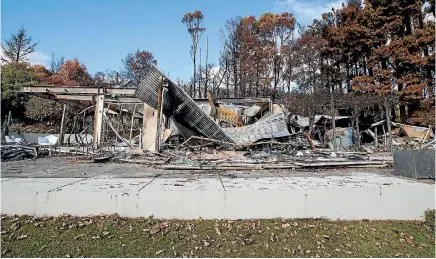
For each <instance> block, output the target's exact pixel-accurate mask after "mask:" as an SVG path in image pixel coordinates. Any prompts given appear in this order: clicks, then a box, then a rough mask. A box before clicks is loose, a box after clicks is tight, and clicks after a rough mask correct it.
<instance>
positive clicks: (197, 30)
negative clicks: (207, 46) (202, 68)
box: [182, 10, 206, 97]
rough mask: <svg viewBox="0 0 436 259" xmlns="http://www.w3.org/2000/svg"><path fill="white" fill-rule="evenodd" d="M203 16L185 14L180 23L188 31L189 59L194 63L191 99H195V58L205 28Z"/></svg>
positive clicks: (200, 14) (196, 12)
mask: <svg viewBox="0 0 436 259" xmlns="http://www.w3.org/2000/svg"><path fill="white" fill-rule="evenodd" d="M203 18H204V16H203V14H202V13H201V11H199V10H197V11H195V12H193V13H186V14H185V15H184V16H183V19H182V23H184V24H185V25H186V27H187V29H188V32H189V34H190V35H191V40H192V45H191V52H190V53H191V58H192V62H193V63H194V78H193V89H192V92H191V93H190V94H191V95H192V96H193V97H195V89H196V82H197V81H196V70H197V67H196V56H197V47H198V42H199V41H200V39H201V36H202V35H203V33H204V31H206V28H203V27H202V26H203V25H202V23H203ZM198 96H199V97H200V96H201V90H200V86H199V87H198Z"/></svg>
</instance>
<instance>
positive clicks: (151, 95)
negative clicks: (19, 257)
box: [1, 66, 434, 170]
mask: <svg viewBox="0 0 436 259" xmlns="http://www.w3.org/2000/svg"><path fill="white" fill-rule="evenodd" d="M129 84H132V83H131V82H130V83H129ZM129 84H126V85H125V86H127V85H129ZM22 91H23V92H28V93H32V94H35V95H38V96H40V97H44V98H47V99H51V100H56V101H63V102H64V105H65V107H68V106H71V105H76V104H79V105H80V107H79V108H80V109H81V111H80V112H78V113H77V114H76V116H75V118H74V120H73V121H74V125H73V127H72V129H71V130H70V131H71V133H69V134H67V133H66V132H65V131H66V129H65V118H63V119H62V122H61V125H60V134H54V135H51V136H45V137H39V138H38V141H37V143H36V141H34V142H33V143H32V141H28V140H27V139H26V137H25V136H24V137H22V136H19V137H17V136H12V135H8V132H7V131H8V130H7V129H8V126H9V123H10V120H6V121H7V123H6V125H4V126H3V129H2V133H3V135H4V137H3V139H2V141H3V145H2V149H1V159H2V161H7V160H16V159H23V158H36V157H40V156H44V155H49V156H51V155H58V154H68V155H81V156H85V157H87V158H90V159H92V161H93V162H96V163H102V162H107V161H113V162H119V163H138V164H145V165H148V166H153V167H157V168H162V169H171V170H260V169H297V168H301V169H304V168H326V167H328V168H335V167H387V166H391V165H392V163H393V159H392V155H391V151H392V147H393V148H398V149H400V148H404V147H407V148H410V147H412V148H414V149H421V148H428V147H434V133H433V129H432V128H423V127H416V126H411V125H405V124H399V123H394V122H390V121H389V119H388V118H387V120H382V121H379V122H376V123H371V124H365V123H362V122H360V123H358V125H356V123H355V121H353V118H352V117H351V116H330V115H317V116H315V118H314V120H313V126H312V127H311V128H312V132H309V129H310V127H309V118H307V117H302V116H299V115H295V114H290V113H289V112H288V111H287V109H286V108H285V107H283V106H282V105H279V104H276V103H273V102H272V100H271V98H268V97H263V98H227V99H214V96H213V95H212V94H211V93H209V94H208V98H207V99H192V98H191V97H190V96H189V95H187V94H186V93H185V91H183V89H182V88H180V87H179V86H178V85H177V84H175V83H174V82H172V81H171V80H170V79H168V78H167V77H166V76H165V75H164V73H162V72H161V71H160V70H159V69H158V68H157V67H155V66H153V67H152V68H151V69H150V71H149V73H148V74H147V76H146V77H145V78H144V79H143V80H142V81H141V82H140V83H139V84H138V85H134V86H133V87H123V86H121V87H118V88H117V87H113V88H106V89H101V88H86V89H82V90H81V89H80V87H77V88H75V89H73V90H71V89H66V88H61V87H49V86H48V87H45V88H44V87H25V88H23V90H22ZM65 93H68V94H69V95H68V94H67V95H65ZM61 94H62V95H61ZM65 96H67V97H65ZM65 100H69V101H70V102H66V101H65ZM71 100H72V101H76V102H75V103H74V102H71ZM86 101H92V102H93V103H95V105H91V106H87V107H84V106H83V103H84V102H86ZM123 105H124V108H123ZM132 106H133V107H134V108H133V109H132ZM128 107H129V108H128ZM76 108H77V107H76ZM65 114H66V113H65V109H64V114H63V117H64V116H66V115H65ZM123 114H124V116H122V115H123ZM87 116H88V117H89V116H90V117H92V118H93V119H91V121H87V118H88V117H87ZM79 117H83V120H82V124H83V125H82V127H78V125H79V126H80V123H79V122H78V120H77V118H79ZM126 118H127V119H126ZM129 118H130V121H129ZM354 125H356V126H354ZM126 126H127V129H126ZM25 143H30V144H25Z"/></svg>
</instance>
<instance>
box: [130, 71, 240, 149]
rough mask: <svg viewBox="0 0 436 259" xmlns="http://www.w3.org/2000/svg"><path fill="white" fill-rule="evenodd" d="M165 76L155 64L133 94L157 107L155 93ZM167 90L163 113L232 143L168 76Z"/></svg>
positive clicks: (190, 126) (191, 128)
mask: <svg viewBox="0 0 436 259" xmlns="http://www.w3.org/2000/svg"><path fill="white" fill-rule="evenodd" d="M163 76H165V75H164V73H162V72H161V71H160V70H159V69H158V68H157V67H156V66H152V68H151V69H150V71H149V73H147V75H146V76H145V78H144V79H143V80H142V81H141V82H140V83H139V85H138V87H137V88H136V91H135V95H136V97H138V98H139V99H141V100H142V101H144V102H145V103H147V104H148V105H150V106H152V107H154V108H156V107H157V93H158V88H159V84H160V82H161V80H162V77H163ZM168 80H169V85H168V91H166V93H165V96H164V103H163V113H164V114H165V116H167V117H170V118H172V119H173V120H174V121H175V122H177V123H179V124H180V125H182V126H184V127H186V128H188V129H189V130H192V131H193V132H195V133H198V134H200V135H203V136H206V137H208V138H211V139H215V140H220V141H225V142H231V143H234V141H233V139H232V138H231V137H230V136H229V135H228V134H226V133H225V132H224V131H223V130H222V128H221V127H220V126H219V125H218V124H217V123H216V122H215V121H213V120H212V119H211V118H210V117H209V116H207V115H206V114H205V113H204V112H203V111H202V110H201V109H200V107H198V105H197V104H196V103H195V102H194V100H193V99H192V98H191V97H190V96H189V95H188V94H186V93H185V92H184V91H183V90H182V89H181V88H180V87H179V86H177V85H176V84H175V83H174V82H172V81H171V80H170V79H169V78H168Z"/></svg>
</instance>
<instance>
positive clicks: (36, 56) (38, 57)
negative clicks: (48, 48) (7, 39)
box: [0, 48, 51, 67]
mask: <svg viewBox="0 0 436 259" xmlns="http://www.w3.org/2000/svg"><path fill="white" fill-rule="evenodd" d="M0 55H1V57H3V58H5V59H6V60H8V59H7V58H6V57H5V56H4V55H3V48H0ZM50 60H51V56H50V55H49V54H46V53H44V52H41V51H35V52H32V53H30V54H29V55H28V60H27V61H28V62H29V63H30V64H31V65H43V66H45V67H48V66H49V65H50Z"/></svg>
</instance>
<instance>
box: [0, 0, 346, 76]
mask: <svg viewBox="0 0 436 259" xmlns="http://www.w3.org/2000/svg"><path fill="white" fill-rule="evenodd" d="M341 2H342V1H341V0H330V1H323V0H306V1H304V0H214V1H212V0H160V1H159V0H142V1H139V0H135V1H134V0H124V1H121V0H106V1H103V0H74V1H62V0H40V1H35V0H20V1H18V0H2V1H1V39H2V42H3V41H4V40H5V39H6V38H8V37H9V36H10V35H11V34H12V33H14V32H16V31H17V30H18V29H19V28H20V27H21V26H24V27H25V28H26V29H27V31H28V33H29V34H30V35H31V36H32V37H33V39H34V40H36V41H39V44H38V45H37V47H36V50H37V52H36V53H35V54H34V55H33V56H32V58H31V61H32V62H33V63H40V64H45V65H48V64H49V61H50V53H52V52H53V53H55V54H56V55H57V56H60V55H64V56H65V58H66V59H72V58H75V57H77V58H78V59H79V60H80V62H82V63H83V64H85V65H86V66H87V68H88V71H89V72H90V73H91V74H95V73H96V72H98V71H101V70H105V69H115V70H118V69H119V68H120V67H121V59H122V58H124V57H125V56H126V55H127V54H128V53H129V52H134V51H136V50H137V49H140V50H148V51H150V52H152V53H153V54H154V56H155V58H156V59H157V61H158V66H159V67H160V68H161V69H162V70H163V71H164V72H166V73H169V76H170V77H171V78H173V79H175V78H181V79H183V80H187V79H189V77H190V76H191V73H192V61H191V58H190V54H189V48H190V45H191V40H190V36H189V34H188V32H187V31H186V28H185V27H184V25H183V24H182V23H181V22H180V21H181V18H182V17H183V14H185V13H186V12H193V11H195V10H201V11H202V12H203V14H204V17H205V18H204V27H206V28H207V31H206V32H205V34H204V35H203V38H202V41H201V42H200V47H201V48H202V59H203V62H204V55H205V47H206V43H205V42H206V36H208V38H209V61H210V62H213V63H215V64H216V63H217V62H218V58H219V53H220V50H221V48H222V43H221V37H220V33H219V31H220V29H222V28H224V24H225V21H226V20H227V19H230V18H232V17H236V16H246V15H255V16H256V17H259V15H261V14H262V13H264V12H276V13H281V12H284V11H288V12H291V13H293V14H294V15H295V16H296V18H297V21H299V22H300V23H302V24H310V23H311V22H312V20H313V18H316V17H320V16H321V13H323V12H326V11H328V10H330V9H331V7H332V6H335V7H339V6H340V4H341ZM197 58H198V56H197Z"/></svg>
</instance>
